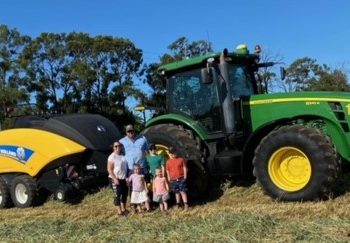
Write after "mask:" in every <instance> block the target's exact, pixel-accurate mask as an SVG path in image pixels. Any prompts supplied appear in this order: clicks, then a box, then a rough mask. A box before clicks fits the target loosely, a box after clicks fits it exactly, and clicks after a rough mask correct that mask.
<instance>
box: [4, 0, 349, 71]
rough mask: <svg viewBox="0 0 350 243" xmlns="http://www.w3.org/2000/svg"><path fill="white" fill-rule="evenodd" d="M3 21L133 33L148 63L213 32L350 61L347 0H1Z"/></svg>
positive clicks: (217, 41)
mask: <svg viewBox="0 0 350 243" xmlns="http://www.w3.org/2000/svg"><path fill="white" fill-rule="evenodd" d="M0 9H1V11H0V24H5V25H7V26H8V27H10V28H11V29H12V28H16V29H17V30H18V31H19V32H20V33H21V34H27V35H30V36H32V37H36V36H38V35H40V33H42V32H53V33H62V32H65V33H69V32H72V31H76V32H85V33H89V34H90V35H91V36H95V35H111V36H114V37H123V38H127V39H129V40H131V41H132V42H133V43H134V44H135V45H136V47H138V48H140V49H142V50H143V52H144V61H145V62H146V63H151V62H157V61H158V60H159V58H158V57H159V56H161V55H162V54H164V53H165V52H167V51H168V50H167V47H168V46H169V45H170V44H171V43H172V42H174V41H175V40H176V39H178V38H179V37H182V36H184V37H187V38H188V39H189V40H190V41H196V40H209V41H210V42H212V44H213V47H214V50H215V51H221V50H222V49H223V48H228V49H229V50H234V48H235V47H236V46H237V45H238V44H241V43H244V44H247V45H248V48H250V49H251V50H253V49H254V46H255V45H256V44H259V45H260V46H261V47H262V48H263V49H264V50H268V51H269V52H271V53H273V54H278V55H280V56H281V57H283V60H284V62H286V64H287V65H289V64H290V63H291V62H293V61H294V60H295V59H297V58H301V57H305V56H308V57H311V58H315V59H316V60H317V61H318V63H320V64H327V65H330V66H331V67H334V68H336V67H340V66H343V65H347V66H349V65H350V1H348V0H244V1H243V0H241V1H236V0H221V1H213V0H210V1H209V0H201V1H197V0H192V1H190V0H179V1H175V0H173V1H166V0H163V1H160V0H148V1H145V0H125V1H117V0H69V1H68V0H31V1H29V0H1V1H0Z"/></svg>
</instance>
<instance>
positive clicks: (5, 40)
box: [0, 25, 30, 121]
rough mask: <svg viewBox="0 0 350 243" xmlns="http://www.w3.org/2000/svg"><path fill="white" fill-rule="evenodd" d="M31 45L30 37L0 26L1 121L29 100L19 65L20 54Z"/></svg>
mask: <svg viewBox="0 0 350 243" xmlns="http://www.w3.org/2000/svg"><path fill="white" fill-rule="evenodd" d="M29 43H30V38H29V37H28V36H22V35H21V34H20V33H19V32H18V31H17V30H16V29H13V30H10V29H8V27H7V26H5V25H0V121H1V120H2V119H3V117H4V116H5V113H6V110H7V108H9V107H13V106H15V105H17V104H18V103H21V102H27V101H28V99H29V95H28V93H27V92H26V90H25V89H24V87H23V70H22V69H21V67H20V65H19V59H20V54H21V52H22V51H23V49H24V48H25V47H26V46H27V45H28V44H29Z"/></svg>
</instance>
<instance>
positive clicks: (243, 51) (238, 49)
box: [236, 44, 249, 55]
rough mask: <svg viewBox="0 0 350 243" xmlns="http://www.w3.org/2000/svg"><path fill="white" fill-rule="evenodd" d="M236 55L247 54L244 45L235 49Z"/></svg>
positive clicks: (247, 51) (246, 48)
mask: <svg viewBox="0 0 350 243" xmlns="http://www.w3.org/2000/svg"><path fill="white" fill-rule="evenodd" d="M236 53H237V54H240V55H247V54H249V50H248V47H247V45H246V44H240V45H238V46H237V47H236Z"/></svg>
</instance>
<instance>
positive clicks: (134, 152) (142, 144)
mask: <svg viewBox="0 0 350 243" xmlns="http://www.w3.org/2000/svg"><path fill="white" fill-rule="evenodd" d="M125 131H126V136H125V137H123V138H122V139H120V140H119V142H120V143H122V144H123V149H124V151H123V152H124V155H125V159H126V161H127V162H128V174H129V175H130V174H131V173H132V170H133V168H134V165H135V164H139V165H140V167H141V171H142V174H144V175H147V174H148V171H147V163H146V158H145V155H146V151H147V149H148V143H147V139H146V138H145V136H143V135H137V134H136V132H135V129H134V126H133V125H131V124H129V125H127V126H126V127H125Z"/></svg>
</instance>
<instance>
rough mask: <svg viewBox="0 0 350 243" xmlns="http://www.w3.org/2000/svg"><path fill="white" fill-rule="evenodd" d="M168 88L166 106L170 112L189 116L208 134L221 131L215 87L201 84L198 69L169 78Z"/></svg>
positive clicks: (212, 84)
mask: <svg viewBox="0 0 350 243" xmlns="http://www.w3.org/2000/svg"><path fill="white" fill-rule="evenodd" d="M168 87H169V88H168V91H167V95H168V102H169V103H168V106H169V110H170V111H171V112H174V113H182V114H186V115H188V116H191V117H192V118H193V119H195V120H197V121H199V123H200V124H201V125H202V126H203V127H204V128H205V129H206V130H207V131H208V132H213V131H219V130H221V129H220V128H221V122H220V118H219V117H220V103H219V98H218V92H217V88H216V85H215V84H214V83H211V84H203V83H202V82H201V72H200V69H197V70H192V71H189V72H183V73H178V74H176V75H174V76H172V77H170V79H169V83H168Z"/></svg>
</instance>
